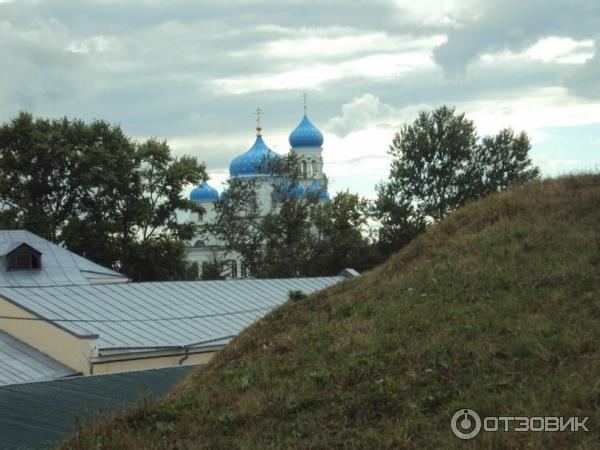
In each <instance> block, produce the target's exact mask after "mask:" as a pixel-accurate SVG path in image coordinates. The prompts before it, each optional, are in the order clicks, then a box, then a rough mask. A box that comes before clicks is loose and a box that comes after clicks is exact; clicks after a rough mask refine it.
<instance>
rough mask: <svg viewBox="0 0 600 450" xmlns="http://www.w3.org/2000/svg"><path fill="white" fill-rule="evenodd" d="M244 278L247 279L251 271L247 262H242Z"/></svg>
mask: <svg viewBox="0 0 600 450" xmlns="http://www.w3.org/2000/svg"><path fill="white" fill-rule="evenodd" d="M241 272H242V278H246V277H248V276H249V275H250V271H249V270H248V264H246V261H242V269H241Z"/></svg>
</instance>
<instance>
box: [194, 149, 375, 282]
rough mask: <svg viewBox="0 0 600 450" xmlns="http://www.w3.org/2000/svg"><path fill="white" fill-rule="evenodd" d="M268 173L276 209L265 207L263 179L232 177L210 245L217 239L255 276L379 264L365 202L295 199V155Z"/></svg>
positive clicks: (208, 231) (208, 229)
mask: <svg viewBox="0 0 600 450" xmlns="http://www.w3.org/2000/svg"><path fill="white" fill-rule="evenodd" d="M266 172H267V173H269V174H270V175H269V180H268V182H269V185H270V186H271V187H272V198H273V200H274V202H275V205H276V206H275V208H273V209H269V210H267V208H266V205H262V204H261V202H260V198H259V195H258V189H260V180H258V179H242V178H232V179H230V180H229V181H228V186H227V188H226V195H225V198H224V199H223V200H221V201H219V202H217V204H216V205H215V212H216V218H215V220H214V222H213V223H211V224H207V225H206V226H205V227H204V234H205V237H206V239H207V240H208V239H210V238H209V236H212V238H216V239H218V240H221V241H222V242H224V244H225V247H226V249H227V251H229V252H231V253H234V252H235V253H239V254H240V255H241V256H242V258H243V259H244V261H245V263H246V264H247V265H248V267H249V270H250V273H251V274H252V275H253V276H256V277H295V276H317V275H334V274H337V273H339V272H340V271H341V270H342V269H344V268H346V267H353V268H357V269H359V270H360V269H364V268H367V267H370V266H371V265H373V264H374V261H375V260H376V257H375V255H374V250H373V245H372V243H371V241H369V239H368V237H367V236H366V223H367V203H366V201H365V200H363V199H360V198H359V197H358V196H356V195H352V194H349V193H347V192H346V193H341V194H338V195H337V196H336V197H334V198H333V199H332V200H331V201H329V202H325V203H323V202H319V192H316V193H311V194H309V195H303V196H297V195H295V194H294V190H295V189H296V188H297V186H298V185H299V184H300V183H301V171H300V165H299V161H298V159H297V156H296V155H295V154H293V153H292V154H289V155H287V156H286V157H284V158H281V159H280V160H276V161H270V162H269V163H268V170H267V171H266ZM323 189H326V186H323Z"/></svg>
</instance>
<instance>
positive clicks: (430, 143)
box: [374, 106, 539, 253]
mask: <svg viewBox="0 0 600 450" xmlns="http://www.w3.org/2000/svg"><path fill="white" fill-rule="evenodd" d="M530 150H531V145H530V142H529V139H528V137H527V134H526V133H520V134H518V135H516V134H515V133H514V132H513V131H512V130H510V129H505V130H502V131H500V133H498V135H496V136H493V137H486V138H484V139H483V140H480V138H479V136H478V135H477V131H476V129H475V125H474V123H473V122H472V121H470V120H468V119H467V118H466V117H465V115H464V114H457V113H456V112H455V109H454V108H449V107H447V106H442V107H440V108H438V109H436V110H434V111H432V112H426V111H423V112H420V113H419V116H418V117H417V119H416V120H415V121H414V122H413V123H412V124H409V125H408V124H406V125H404V126H403V127H402V128H401V129H400V131H399V132H398V133H396V135H395V136H394V139H393V141H392V145H391V146H390V149H389V153H390V154H391V155H392V157H393V160H392V163H391V168H390V175H389V178H388V180H387V181H385V182H383V183H381V184H379V185H378V186H377V195H378V198H377V202H376V205H375V209H374V213H375V217H376V218H377V219H379V220H380V221H381V229H380V244H381V246H382V248H384V249H385V251H386V252H388V253H389V252H392V251H395V250H397V249H398V248H400V247H401V246H402V245H405V244H406V243H407V242H408V241H410V240H411V239H412V238H413V237H414V236H416V235H417V234H418V233H419V232H421V231H422V230H423V229H424V228H425V226H426V225H427V224H428V223H431V222H433V221H437V220H440V219H442V218H444V217H445V216H446V215H448V214H449V213H450V212H452V211H454V210H455V209H456V208H458V207H460V206H462V205H464V204H465V203H466V202H468V201H470V200H473V199H477V198H480V197H482V196H485V195H488V194H490V193H492V192H497V191H500V190H504V189H506V188H507V187H508V186H510V185H511V184H514V183H524V182H527V181H529V180H532V179H534V178H536V177H538V176H539V169H537V168H536V167H533V166H532V162H531V159H530V158H529V151H530Z"/></svg>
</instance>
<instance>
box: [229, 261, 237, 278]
mask: <svg viewBox="0 0 600 450" xmlns="http://www.w3.org/2000/svg"><path fill="white" fill-rule="evenodd" d="M230 264H231V269H230V272H229V275H230V276H231V278H237V276H238V273H237V261H236V260H235V259H232V260H231V261H230Z"/></svg>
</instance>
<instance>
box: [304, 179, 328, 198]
mask: <svg viewBox="0 0 600 450" xmlns="http://www.w3.org/2000/svg"><path fill="white" fill-rule="evenodd" d="M306 193H307V194H308V195H318V196H319V200H321V201H323V202H325V201H327V200H329V192H327V190H326V189H323V188H322V187H321V183H320V182H319V180H316V179H315V180H313V182H312V183H311V184H310V186H309V187H308V188H307V189H306Z"/></svg>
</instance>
